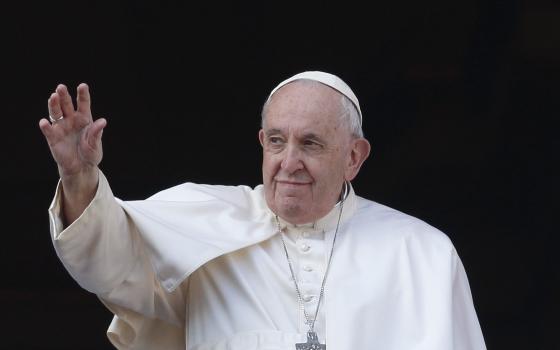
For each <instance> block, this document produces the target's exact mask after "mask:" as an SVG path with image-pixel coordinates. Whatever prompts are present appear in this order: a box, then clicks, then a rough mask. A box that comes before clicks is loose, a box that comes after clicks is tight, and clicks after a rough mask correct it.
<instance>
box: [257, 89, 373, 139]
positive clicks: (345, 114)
mask: <svg viewBox="0 0 560 350" xmlns="http://www.w3.org/2000/svg"><path fill="white" fill-rule="evenodd" d="M300 81H305V82H306V83H309V84H321V85H323V84H322V83H320V82H317V81H314V80H308V79H301V80H300ZM271 97H272V96H268V98H267V99H266V101H265V103H264V105H263V108H262V111H261V127H262V128H264V121H265V117H266V115H265V114H266V111H267V110H268V105H269V104H270V100H271ZM340 107H341V110H342V113H341V115H340V118H342V121H343V122H344V123H346V126H347V127H348V130H349V131H350V133H351V134H352V136H354V137H356V138H360V137H364V131H363V129H362V124H361V120H360V114H359V113H358V109H357V108H356V106H355V105H354V103H353V102H352V101H351V100H350V99H349V98H348V97H346V96H345V95H344V94H340Z"/></svg>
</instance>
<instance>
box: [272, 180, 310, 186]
mask: <svg viewBox="0 0 560 350" xmlns="http://www.w3.org/2000/svg"><path fill="white" fill-rule="evenodd" d="M274 181H276V183H277V184H281V185H289V186H305V185H309V182H301V181H291V180H274Z"/></svg>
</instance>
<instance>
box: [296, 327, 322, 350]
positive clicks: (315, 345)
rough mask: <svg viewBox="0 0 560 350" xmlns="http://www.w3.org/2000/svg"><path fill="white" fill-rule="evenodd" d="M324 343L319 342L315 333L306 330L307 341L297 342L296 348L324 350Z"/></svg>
mask: <svg viewBox="0 0 560 350" xmlns="http://www.w3.org/2000/svg"><path fill="white" fill-rule="evenodd" d="M326 349H327V345H326V344H320V343H319V338H317V333H315V332H312V331H309V332H307V343H297V344H296V350H326Z"/></svg>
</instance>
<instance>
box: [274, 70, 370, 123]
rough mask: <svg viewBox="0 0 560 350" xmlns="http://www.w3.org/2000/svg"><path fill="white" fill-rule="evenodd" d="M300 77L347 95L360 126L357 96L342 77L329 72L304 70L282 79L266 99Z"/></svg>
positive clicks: (360, 111)
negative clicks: (355, 111) (354, 108)
mask: <svg viewBox="0 0 560 350" xmlns="http://www.w3.org/2000/svg"><path fill="white" fill-rule="evenodd" d="M301 79H307V80H314V81H317V82H319V83H322V84H325V85H327V86H330V87H331V88H333V89H335V90H337V91H338V92H340V93H341V94H343V95H344V96H346V97H348V99H349V100H350V101H352V103H353V104H354V106H355V107H356V109H357V110H358V115H359V116H360V126H361V125H362V110H361V109H360V102H359V101H358V98H357V97H356V95H355V94H354V92H353V91H352V89H350V86H348V84H346V83H345V82H344V81H343V80H342V79H340V78H339V77H337V76H336V75H334V74H331V73H326V72H321V71H306V72H302V73H298V74H296V75H294V76H291V77H289V78H288V79H286V80H284V81H282V82H281V83H280V84H278V85H277V86H276V87H275V88H274V89H272V92H271V93H270V95H268V99H269V100H270V98H271V97H272V95H273V94H274V93H275V92H276V91H277V90H278V89H280V88H281V87H282V86H284V85H286V84H288V83H291V82H292V81H296V80H301Z"/></svg>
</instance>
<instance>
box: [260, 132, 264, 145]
mask: <svg viewBox="0 0 560 350" xmlns="http://www.w3.org/2000/svg"><path fill="white" fill-rule="evenodd" d="M259 141H260V143H261V146H263V147H264V130H263V129H260V130H259Z"/></svg>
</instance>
